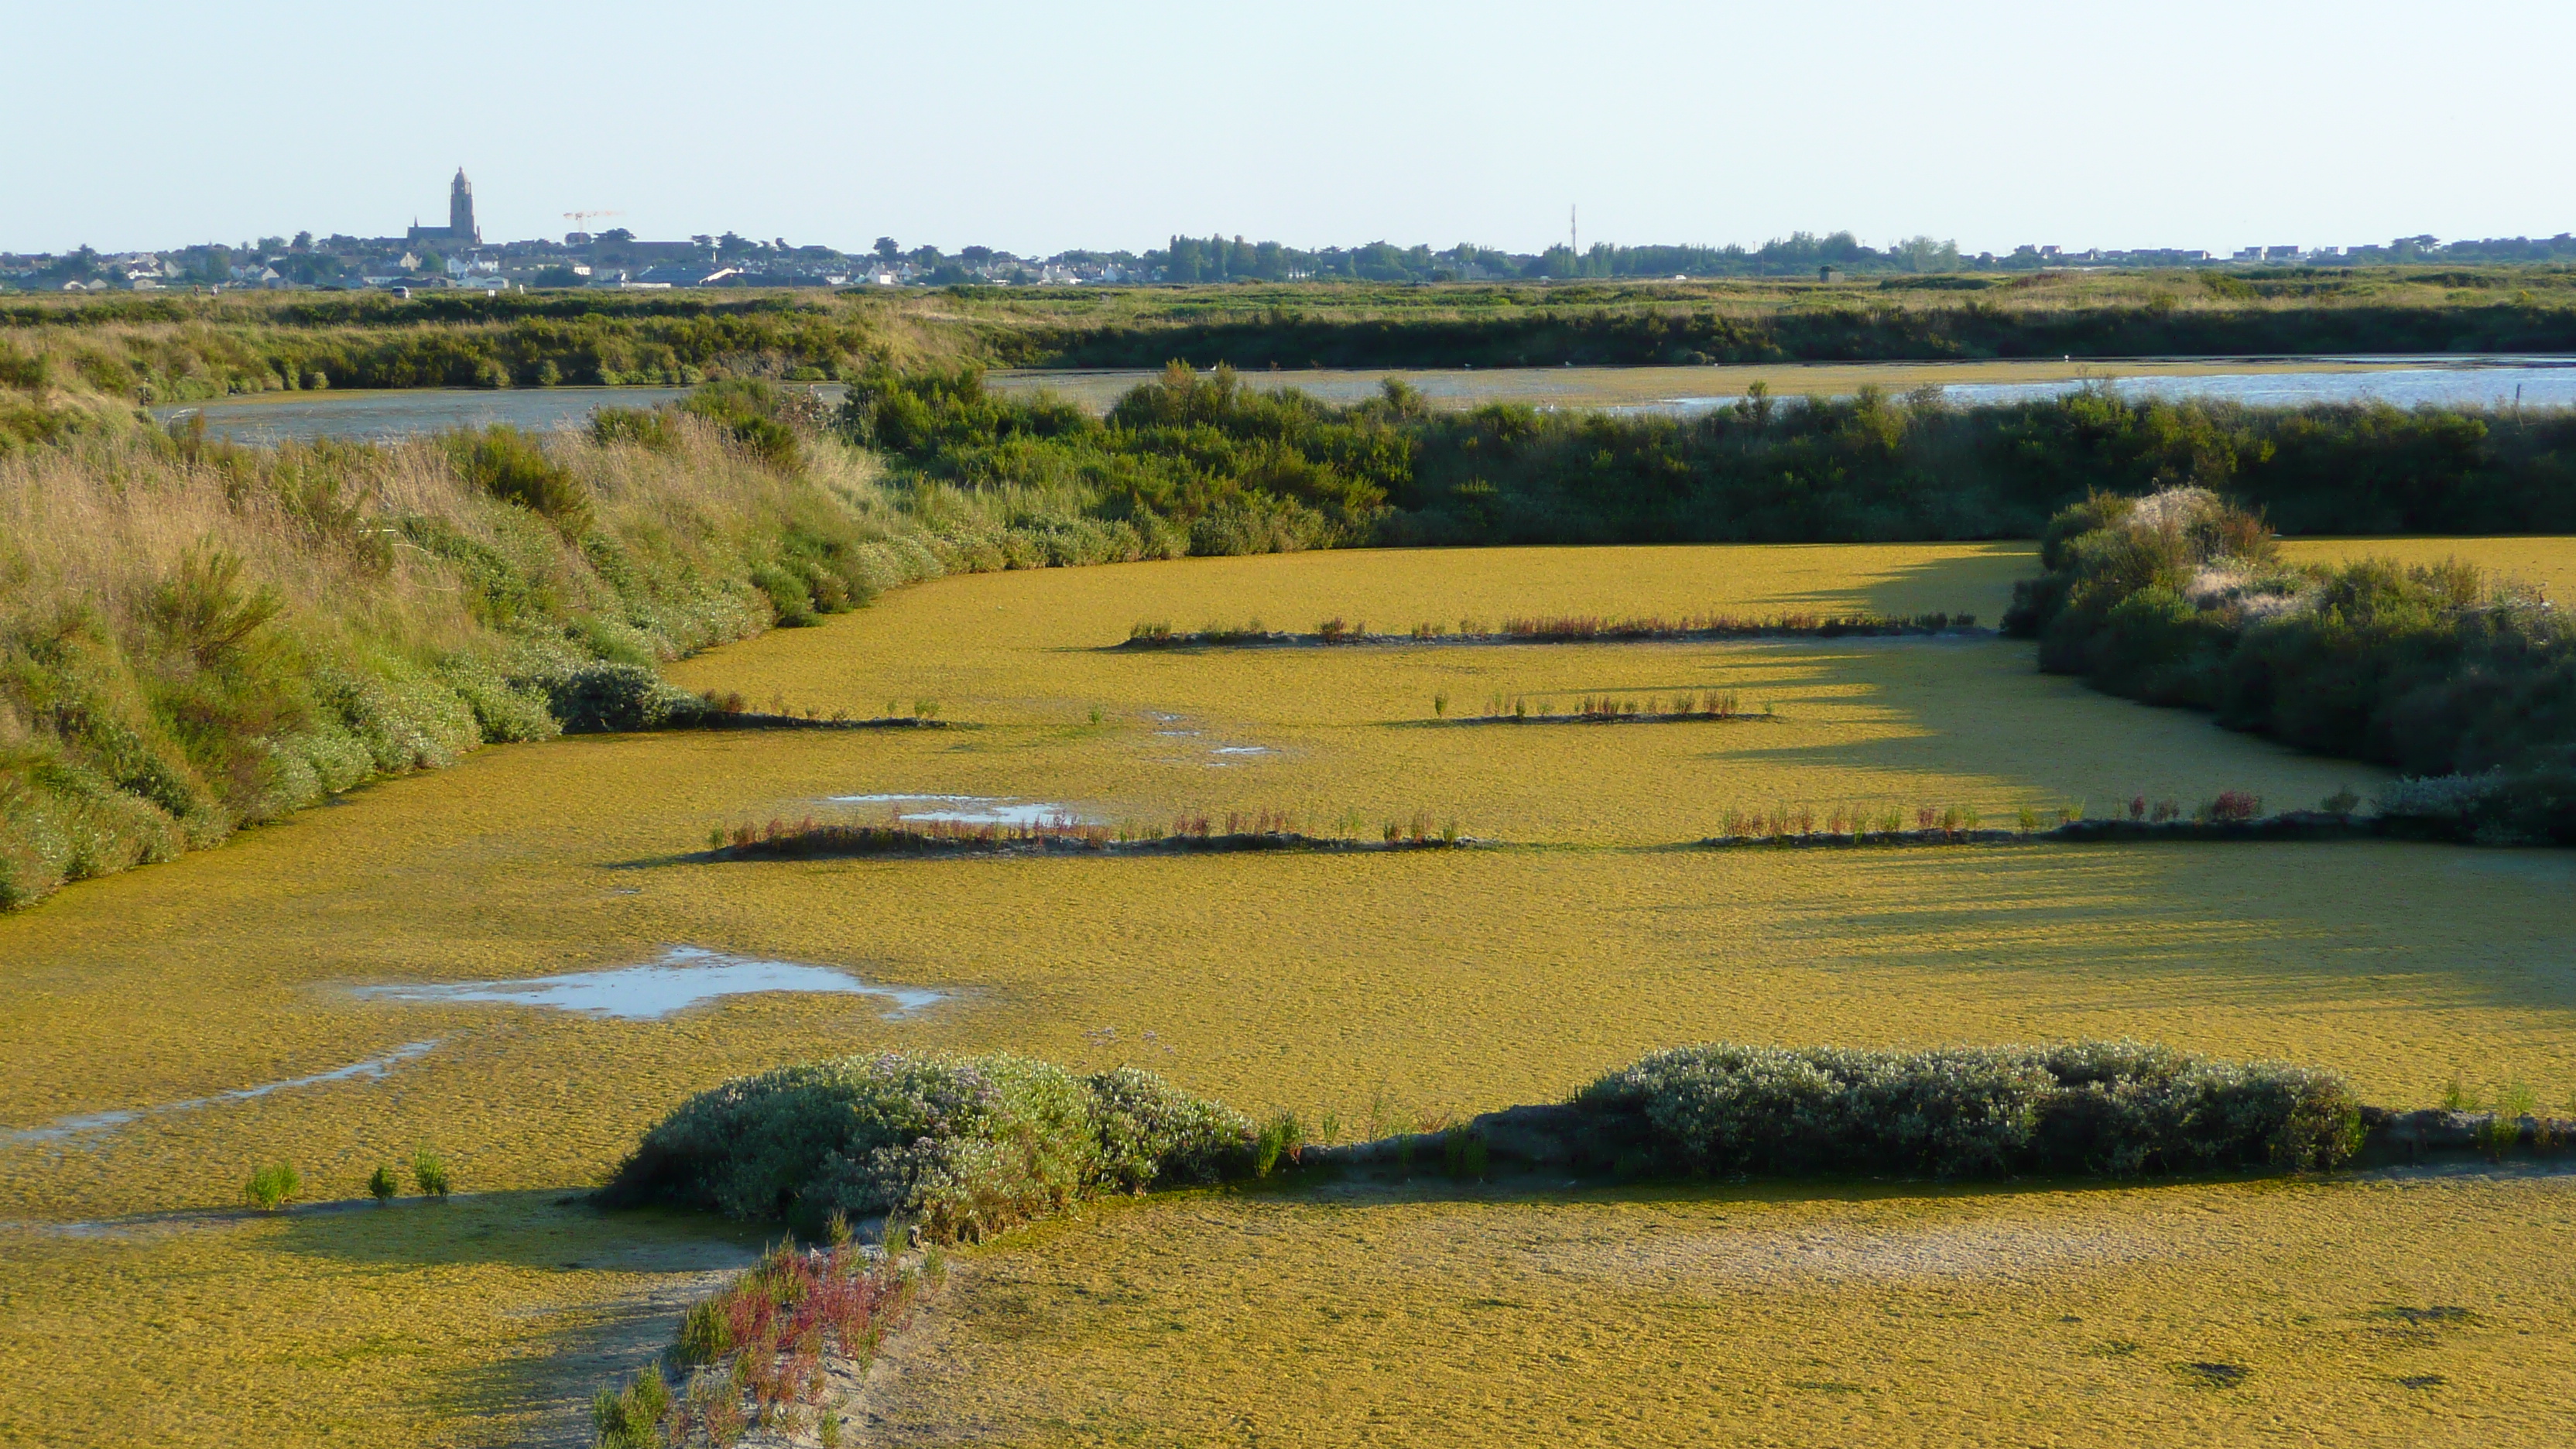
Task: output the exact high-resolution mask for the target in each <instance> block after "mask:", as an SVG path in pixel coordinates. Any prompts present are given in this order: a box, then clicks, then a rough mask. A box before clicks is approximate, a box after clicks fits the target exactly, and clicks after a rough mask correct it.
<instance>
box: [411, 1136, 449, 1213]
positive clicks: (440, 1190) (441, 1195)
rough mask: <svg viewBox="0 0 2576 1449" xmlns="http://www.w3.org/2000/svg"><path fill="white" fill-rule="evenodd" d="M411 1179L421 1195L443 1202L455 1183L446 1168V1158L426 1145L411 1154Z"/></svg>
mask: <svg viewBox="0 0 2576 1449" xmlns="http://www.w3.org/2000/svg"><path fill="white" fill-rule="evenodd" d="M411 1181H412V1186H414V1187H416V1188H418V1189H419V1190H420V1195H421V1196H422V1197H425V1198H428V1199H430V1200H431V1201H433V1202H445V1201H446V1200H447V1194H448V1193H449V1192H450V1191H452V1190H453V1189H454V1188H455V1185H456V1182H455V1178H454V1177H453V1175H452V1174H450V1173H449V1171H448V1169H447V1159H446V1158H444V1157H441V1156H439V1155H438V1153H437V1152H435V1151H433V1150H432V1149H431V1148H429V1147H428V1146H426V1145H424V1146H422V1147H420V1148H418V1149H416V1150H415V1151H414V1152H413V1153H412V1155H411Z"/></svg>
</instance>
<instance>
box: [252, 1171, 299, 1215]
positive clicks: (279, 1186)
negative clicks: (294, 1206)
mask: <svg viewBox="0 0 2576 1449" xmlns="http://www.w3.org/2000/svg"><path fill="white" fill-rule="evenodd" d="M303 1187H304V1178H303V1175H302V1174H300V1173H298V1172H297V1171H296V1170H295V1164H293V1163H291V1162H272V1163H270V1164H269V1165H268V1166H266V1167H263V1168H261V1169H259V1170H258V1171H257V1172H254V1173H252V1174H251V1175H250V1181H249V1182H248V1183H246V1184H244V1185H243V1187H242V1201H243V1202H245V1203H248V1204H250V1205H251V1206H252V1207H255V1208H257V1209H259V1210H260V1211H261V1212H275V1211H277V1210H278V1209H279V1208H282V1207H284V1206H286V1205H287V1204H288V1203H290V1202H293V1201H294V1200H295V1194H296V1193H297V1192H299V1191H301V1190H302V1189H303Z"/></svg>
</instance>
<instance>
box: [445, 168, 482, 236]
mask: <svg viewBox="0 0 2576 1449" xmlns="http://www.w3.org/2000/svg"><path fill="white" fill-rule="evenodd" d="M447 233H448V235H449V236H451V237H454V238H455V239H456V240H458V241H470V242H472V243H474V244H475V245H477V246H480V245H482V243H483V233H482V230H481V229H480V228H478V227H476V226H475V225H474V183H473V182H471V181H468V180H466V179H465V168H464V167H462V166H459V167H457V168H456V179H455V180H454V181H451V182H449V183H448V185H447Z"/></svg>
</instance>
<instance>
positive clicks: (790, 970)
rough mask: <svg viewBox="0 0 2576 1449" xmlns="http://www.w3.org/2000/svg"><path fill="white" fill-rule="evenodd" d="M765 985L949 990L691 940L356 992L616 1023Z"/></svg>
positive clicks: (915, 1001)
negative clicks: (605, 960) (610, 958)
mask: <svg viewBox="0 0 2576 1449" xmlns="http://www.w3.org/2000/svg"><path fill="white" fill-rule="evenodd" d="M764 991H809V992H830V993H840V994H846V995H854V996H882V997H884V998H886V999H887V1000H889V1001H891V1002H893V1003H894V1010H893V1011H892V1012H890V1013H889V1015H902V1014H905V1013H908V1012H915V1011H920V1010H922V1009H923V1008H925V1007H928V1006H930V1005H932V1004H934V1003H936V1002H938V1001H941V1000H943V999H945V996H946V993H944V992H938V991H923V990H918V989H913V988H906V987H900V986H879V985H876V984H874V983H872V982H867V981H862V980H860V979H859V978H858V977H856V976H853V975H851V974H850V973H848V972H846V971H842V970H839V969H837V968H835V967H830V966H806V965H801V964H799V963H797V962H793V961H761V960H755V959H752V958H750V957H744V956H728V955H726V954H724V953H722V952H719V951H707V950H701V949H699V948H697V947H694V946H674V947H672V948H671V950H670V952H669V953H668V954H666V955H665V956H663V957H662V959H661V960H659V961H653V962H648V963H646V964H644V965H641V966H623V967H619V968H617V969H615V970H610V971H572V972H566V973H565V974H563V975H560V976H531V977H528V978H526V979H524V980H519V981H457V982H438V983H423V984H420V985H402V986H361V987H359V988H357V990H356V994H357V995H359V996H362V997H365V998H368V999H369V1000H374V1001H416V1002H436V1003H445V1002H460V1001H461V1002H490V1003H492V1004H494V1005H500V1006H543V1007H550V1008H552V1009H554V1010H557V1011H578V1012H585V1013H588V1014H590V1015H592V1016H599V1017H608V1018H613V1019H615V1020H619V1021H659V1020H661V1019H662V1018H664V1017H666V1016H670V1015H672V1014H673V1013H675V1012H681V1011H686V1010H688V1009H689V1008H690V1007H693V1006H702V1005H704V1004H706V1003H707V1002H710V1001H716V1000H720V999H722V998H724V997H727V996H750V995H755V994H757V993H760V992H764Z"/></svg>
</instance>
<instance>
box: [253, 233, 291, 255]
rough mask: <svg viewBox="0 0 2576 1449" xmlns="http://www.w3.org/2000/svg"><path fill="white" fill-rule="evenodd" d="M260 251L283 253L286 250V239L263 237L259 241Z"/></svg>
mask: <svg viewBox="0 0 2576 1449" xmlns="http://www.w3.org/2000/svg"><path fill="white" fill-rule="evenodd" d="M259 249H260V250H261V251H263V252H282V251H284V250H286V238H284V237H282V236H264V237H261V238H260V239H259Z"/></svg>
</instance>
